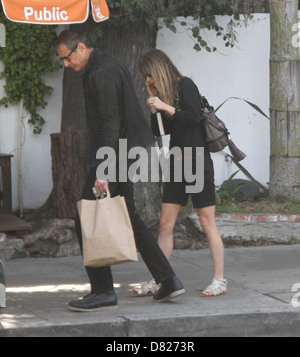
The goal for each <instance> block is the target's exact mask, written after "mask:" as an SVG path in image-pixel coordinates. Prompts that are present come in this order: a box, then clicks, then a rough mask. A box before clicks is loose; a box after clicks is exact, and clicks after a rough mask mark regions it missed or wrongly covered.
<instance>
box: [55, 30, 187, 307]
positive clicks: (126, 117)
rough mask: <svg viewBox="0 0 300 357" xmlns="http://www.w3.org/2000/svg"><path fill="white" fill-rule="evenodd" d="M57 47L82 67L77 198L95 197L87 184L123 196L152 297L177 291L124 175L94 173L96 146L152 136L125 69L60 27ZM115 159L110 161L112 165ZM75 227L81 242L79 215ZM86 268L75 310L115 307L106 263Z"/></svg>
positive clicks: (135, 142)
mask: <svg viewBox="0 0 300 357" xmlns="http://www.w3.org/2000/svg"><path fill="white" fill-rule="evenodd" d="M57 51H58V54H59V56H60V58H61V60H62V61H63V62H64V65H65V67H69V68H71V69H73V70H74V71H76V72H81V71H84V73H83V89H84V94H85V105H86V114H87V127H88V132H89V140H88V145H89V152H90V160H89V163H90V170H89V173H88V175H87V179H86V183H85V185H84V188H83V193H82V198H83V199H90V200H92V199H95V196H94V195H93V192H92V187H95V188H96V190H97V191H98V193H99V194H101V193H103V192H106V191H107V190H108V189H109V190H110V193H111V196H112V197H114V196H117V195H121V196H124V198H125V200H126V204H127V207H128V212H129V216H130V219H131V223H132V227H133V230H134V235H135V240H136V245H137V248H138V250H139V252H140V254H141V256H142V258H143V260H144V262H145V263H146V265H147V267H148V269H149V271H150V272H151V274H152V276H153V277H154V279H155V280H156V283H157V284H160V289H159V290H158V292H157V293H156V294H155V295H154V298H153V299H154V301H155V302H164V301H168V300H170V299H173V298H176V297H178V296H180V295H182V294H183V293H185V290H184V288H183V285H182V283H181V282H180V280H179V279H178V278H177V277H176V276H175V273H174V271H173V269H172V268H171V266H170V264H169V262H168V260H167V259H166V257H165V255H164V254H163V253H162V251H161V250H160V248H159V246H158V244H157V241H156V240H155V238H154V237H153V235H152V234H151V233H150V231H149V230H148V229H147V228H146V226H145V225H144V223H143V222H142V221H141V219H140V217H139V216H138V214H137V212H136V209H135V203H134V196H133V184H132V182H131V181H130V180H127V182H123V181H124V180H120V181H122V182H118V179H117V180H116V182H108V181H107V180H106V179H104V177H98V178H97V176H96V170H97V167H98V165H99V164H100V163H101V162H103V160H102V161H101V160H100V159H96V153H97V151H98V149H99V148H102V147H109V148H113V149H114V150H115V152H116V153H117V156H118V147H119V139H121V138H122V139H127V140H128V150H129V149H130V148H132V147H136V146H139V147H147V146H149V145H151V144H152V143H153V142H154V138H153V136H152V133H151V130H150V128H149V126H148V124H147V122H146V120H145V117H144V115H143V112H142V109H141V107H140V105H139V103H138V99H137V97H136V94H135V91H134V87H133V83H132V79H131V77H130V74H129V72H128V71H127V69H126V68H125V67H124V66H123V65H122V64H121V63H120V62H119V61H118V60H117V59H116V58H114V57H112V56H110V55H108V54H106V53H104V52H102V51H100V50H99V49H97V48H93V47H90V46H89V44H88V41H87V39H86V38H85V36H82V35H80V34H78V33H75V32H72V31H70V30H66V31H64V32H62V33H61V35H60V36H59V38H58V40H57ZM117 166H118V165H117V164H116V167H117ZM76 233H77V235H78V239H79V243H80V246H81V248H82V236H81V228H80V220H79V218H78V216H77V218H76ZM86 271H87V274H88V277H89V280H90V283H91V293H90V294H89V295H87V296H85V297H83V298H81V299H79V300H76V301H71V302H70V303H69V307H70V308H71V309H72V310H75V311H97V310H112V309H116V308H117V296H116V294H115V292H114V288H113V277H112V273H111V268H110V267H99V268H90V267H86Z"/></svg>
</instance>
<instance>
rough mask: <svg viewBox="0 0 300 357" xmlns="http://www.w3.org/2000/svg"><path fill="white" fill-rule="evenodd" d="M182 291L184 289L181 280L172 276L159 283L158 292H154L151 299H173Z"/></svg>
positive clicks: (157, 300) (161, 300) (155, 300)
mask: <svg viewBox="0 0 300 357" xmlns="http://www.w3.org/2000/svg"><path fill="white" fill-rule="evenodd" d="M184 293H185V290H184V287H183V285H182V283H181V281H180V280H179V279H178V278H177V277H176V276H174V277H173V278H171V279H168V280H166V281H164V282H162V283H161V287H160V289H159V290H158V292H157V293H155V294H154V297H153V300H154V302H165V301H169V300H171V299H175V298H177V297H178V296H180V295H182V294H184Z"/></svg>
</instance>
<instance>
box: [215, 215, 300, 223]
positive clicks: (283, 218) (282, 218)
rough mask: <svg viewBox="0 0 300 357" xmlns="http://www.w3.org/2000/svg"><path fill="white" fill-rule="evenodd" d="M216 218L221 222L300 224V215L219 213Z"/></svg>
mask: <svg viewBox="0 0 300 357" xmlns="http://www.w3.org/2000/svg"><path fill="white" fill-rule="evenodd" d="M216 218H217V219H220V220H228V221H243V222H293V223H296V222H300V214H281V213H272V214H266V213H252V214H249V213H217V214H216Z"/></svg>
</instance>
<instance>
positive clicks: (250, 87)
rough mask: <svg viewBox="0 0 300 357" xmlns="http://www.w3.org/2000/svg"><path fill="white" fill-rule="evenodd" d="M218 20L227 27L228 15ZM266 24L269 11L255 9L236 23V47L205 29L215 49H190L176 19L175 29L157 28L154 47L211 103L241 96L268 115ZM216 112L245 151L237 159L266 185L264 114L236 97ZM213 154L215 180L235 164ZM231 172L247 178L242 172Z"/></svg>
mask: <svg viewBox="0 0 300 357" xmlns="http://www.w3.org/2000/svg"><path fill="white" fill-rule="evenodd" d="M179 20H180V19H179ZM191 21H192V19H189V21H187V22H191ZM218 22H219V23H220V24H222V25H223V27H225V28H226V25H227V23H228V17H219V18H218ZM269 28H270V25H269V14H255V15H254V19H253V20H252V21H251V22H250V23H249V24H248V26H247V27H245V26H244V25H243V26H242V27H240V28H238V30H237V31H238V33H239V43H238V44H237V47H235V48H226V47H225V46H224V42H223V40H222V39H221V38H216V36H215V34H214V33H209V32H206V36H207V39H208V40H209V42H210V43H212V44H213V45H214V46H216V47H217V48H218V52H214V53H209V52H207V51H206V50H205V49H203V50H202V51H200V52H196V51H195V50H194V49H193V45H194V44H193V39H192V36H191V34H190V33H188V32H187V31H185V30H184V29H183V28H182V27H181V26H180V25H179V21H178V24H177V33H176V34H174V33H173V32H171V31H170V30H168V29H166V28H164V29H162V30H160V31H159V34H158V38H157V48H159V49H161V50H163V51H165V52H166V53H167V54H168V55H169V56H170V57H171V59H172V60H173V62H174V63H175V65H176V66H177V67H178V69H179V70H180V71H181V73H182V74H183V75H186V76H189V77H191V78H192V79H193V80H194V81H195V83H196V84H197V86H198V88H199V90H200V92H201V93H202V95H205V96H206V97H207V99H208V100H209V102H210V103H211V104H212V105H213V106H214V107H218V105H219V104H221V103H222V102H223V101H224V100H226V99H227V98H229V97H240V98H244V99H246V100H248V101H250V102H252V103H255V104H257V105H258V106H259V107H260V108H261V109H262V110H263V111H264V113H266V114H267V115H269V53H270V29H269ZM218 116H219V117H220V119H222V120H223V121H224V122H225V123H226V124H227V126H228V129H229V131H230V132H231V136H232V138H233V140H234V143H235V144H236V145H237V147H238V148H239V149H240V150H242V151H243V152H245V153H246V154H247V158H246V159H245V160H243V161H242V162H241V164H242V165H243V166H244V167H245V168H246V169H247V170H248V171H249V172H250V173H251V174H252V176H254V178H256V179H257V180H258V181H259V182H261V183H262V184H263V185H265V186H266V184H267V182H268V181H269V155H270V134H269V121H268V119H266V118H265V117H263V116H262V115H260V114H258V112H257V111H255V110H254V109H253V108H252V107H250V106H249V105H248V104H246V103H245V102H243V101H238V100H235V99H232V100H230V101H228V102H227V103H226V104H225V105H224V106H223V107H222V108H221V109H220V111H219V112H218ZM225 151H226V152H227V150H225ZM228 152H229V151H228ZM212 156H213V160H214V164H215V165H214V166H215V178H216V184H217V185H220V184H221V183H222V182H223V181H224V180H226V179H227V178H228V177H229V175H230V173H234V172H235V171H237V170H238V168H237V167H236V166H235V165H234V164H232V167H228V166H227V163H226V162H225V155H224V154H222V153H218V154H213V155H212ZM236 177H241V178H246V177H245V176H244V175H243V174H242V173H239V174H238V175H237V176H236Z"/></svg>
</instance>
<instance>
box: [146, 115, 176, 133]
mask: <svg viewBox="0 0 300 357" xmlns="http://www.w3.org/2000/svg"><path fill="white" fill-rule="evenodd" d="M161 117H162V122H163V127H164V131H165V135H168V134H171V133H172V122H171V121H172V119H170V118H167V117H166V116H165V113H164V112H161ZM151 129H152V132H153V134H154V135H155V136H161V134H160V132H159V127H158V121H157V115H156V114H151Z"/></svg>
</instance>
